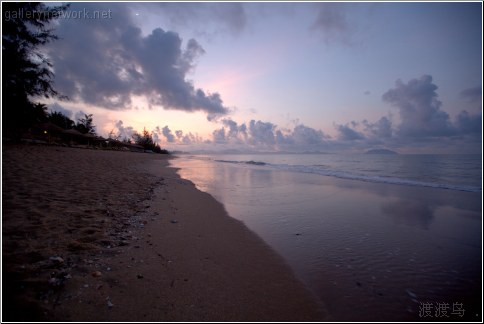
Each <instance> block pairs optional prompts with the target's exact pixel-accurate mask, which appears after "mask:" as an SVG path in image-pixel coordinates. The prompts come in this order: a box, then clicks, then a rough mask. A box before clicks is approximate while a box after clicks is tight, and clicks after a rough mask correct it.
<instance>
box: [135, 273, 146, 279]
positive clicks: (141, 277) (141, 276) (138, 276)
mask: <svg viewBox="0 0 484 324" xmlns="http://www.w3.org/2000/svg"><path fill="white" fill-rule="evenodd" d="M136 277H137V278H138V279H143V278H144V277H143V275H142V274H138V275H137V276H136Z"/></svg>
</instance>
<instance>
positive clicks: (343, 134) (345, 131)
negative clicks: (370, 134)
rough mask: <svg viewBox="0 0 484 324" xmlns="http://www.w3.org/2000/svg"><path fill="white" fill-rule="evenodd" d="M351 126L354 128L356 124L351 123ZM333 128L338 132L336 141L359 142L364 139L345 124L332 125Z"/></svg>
mask: <svg viewBox="0 0 484 324" xmlns="http://www.w3.org/2000/svg"><path fill="white" fill-rule="evenodd" d="M352 124H353V126H356V123H354V122H352ZM334 127H335V128H336V130H337V131H338V139H340V140H342V141H355V140H361V139H364V138H365V136H363V134H361V133H359V132H358V131H356V130H354V129H353V128H351V127H350V126H349V124H346V125H337V124H334Z"/></svg>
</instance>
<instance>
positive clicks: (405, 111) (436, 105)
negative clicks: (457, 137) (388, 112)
mask: <svg viewBox="0 0 484 324" xmlns="http://www.w3.org/2000/svg"><path fill="white" fill-rule="evenodd" d="M437 89H438V87H437V86H436V85H435V84H434V83H433V80H432V76H430V75H423V76H422V77H420V78H419V79H412V80H410V81H408V83H403V82H402V81H401V80H397V81H396V83H395V88H393V89H390V90H388V91H387V92H385V93H384V94H383V96H382V98H383V100H384V101H386V102H388V103H390V104H392V105H393V106H395V107H397V108H398V110H399V115H400V120H401V123H400V125H399V126H398V129H397V133H398V135H399V136H401V137H422V136H430V137H439V136H450V135H452V134H453V133H454V129H453V127H452V123H451V121H450V118H449V115H448V114H447V113H446V112H445V111H442V110H441V109H440V108H441V106H442V103H441V102H440V101H439V100H438V99H437V97H438V95H437V92H436V90H437Z"/></svg>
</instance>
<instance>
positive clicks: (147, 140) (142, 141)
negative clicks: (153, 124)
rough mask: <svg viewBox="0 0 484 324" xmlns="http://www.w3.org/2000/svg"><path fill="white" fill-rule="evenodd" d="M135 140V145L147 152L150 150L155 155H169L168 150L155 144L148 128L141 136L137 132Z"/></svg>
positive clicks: (134, 136)
mask: <svg viewBox="0 0 484 324" xmlns="http://www.w3.org/2000/svg"><path fill="white" fill-rule="evenodd" d="M133 140H134V143H135V144H137V145H141V146H143V148H144V149H145V150H150V151H153V152H155V153H162V154H167V153H168V151H167V150H165V149H162V148H160V146H159V145H158V144H156V143H155V142H154V140H153V135H152V134H151V133H150V132H148V131H147V130H146V128H144V129H143V132H142V133H141V134H139V133H137V132H136V133H134V134H133Z"/></svg>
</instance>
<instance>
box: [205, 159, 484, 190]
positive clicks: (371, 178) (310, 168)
mask: <svg viewBox="0 0 484 324" xmlns="http://www.w3.org/2000/svg"><path fill="white" fill-rule="evenodd" d="M213 161H215V162H220V163H229V164H239V165H240V164H245V165H255V166H265V167H268V168H272V169H276V170H283V171H291V172H300V173H311V174H318V175H322V176H328V177H335V178H340V179H348V180H358V181H365V182H374V183H385V184H394V185H405V186H415V187H430V188H439V189H449V190H456V191H466V192H481V191H482V188H481V187H475V186H466V185H456V184H447V183H437V182H424V181H416V180H410V179H404V178H398V177H390V176H383V175H381V176H376V175H363V174H357V173H353V172H347V171H340V170H331V169H329V168H327V166H326V165H292V164H273V163H266V162H260V161H252V160H251V161H235V160H213Z"/></svg>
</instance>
